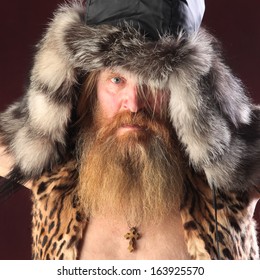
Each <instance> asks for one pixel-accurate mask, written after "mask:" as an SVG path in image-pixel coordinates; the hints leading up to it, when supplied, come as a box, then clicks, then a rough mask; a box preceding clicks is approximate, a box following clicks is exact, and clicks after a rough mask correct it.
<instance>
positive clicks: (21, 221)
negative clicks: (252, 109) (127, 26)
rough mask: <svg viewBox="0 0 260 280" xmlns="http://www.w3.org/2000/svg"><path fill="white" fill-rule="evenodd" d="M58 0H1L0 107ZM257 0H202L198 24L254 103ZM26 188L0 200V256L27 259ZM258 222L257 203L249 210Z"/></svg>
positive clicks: (16, 89)
mask: <svg viewBox="0 0 260 280" xmlns="http://www.w3.org/2000/svg"><path fill="white" fill-rule="evenodd" d="M62 2H63V1H57V0H52V1H43V0H38V1H35V0H24V1H21V0H13V1H2V3H1V11H2V12H1V19H0V38H1V39H0V40H1V41H0V56H1V57H0V63H1V64H0V65H1V66H0V71H1V72H0V81H1V82H0V110H3V109H4V108H6V106H7V105H8V104H10V103H11V102H12V101H14V100H15V99H17V98H18V97H19V96H21V95H22V94H23V92H24V89H25V86H26V83H27V78H28V72H29V70H30V67H31V63H32V54H33V51H34V45H35V44H36V43H37V41H38V40H39V39H40V37H41V34H42V32H43V31H44V29H45V27H46V23H47V22H48V20H49V19H50V18H51V17H52V12H53V11H54V9H55V8H56V7H57V3H62ZM259 7H260V2H259V1H257V0H252V1H244V0H229V1H227V0H217V1H214V0H211V1H210V0H206V13H205V17H204V21H203V24H204V25H205V26H206V27H207V28H208V29H209V30H210V31H211V32H212V33H213V34H215V35H216V36H217V37H218V38H219V39H220V41H221V42H222V44H223V47H224V50H225V55H226V57H227V59H228V63H229V65H230V66H231V68H232V69H233V70H234V72H235V73H236V74H237V76H239V77H240V78H241V79H242V80H243V81H244V84H245V86H246V87H247V89H248V91H249V93H250V95H251V96H252V98H253V99H254V101H255V102H256V103H260V94H259V92H260V83H259V65H260V56H259V50H260V29H259V12H260V8H259ZM30 215H31V202H30V192H29V191H28V190H27V189H25V188H24V189H22V190H21V191H19V192H18V193H17V194H15V195H14V196H13V197H12V198H11V199H9V200H8V201H7V202H4V203H1V204H0V259H9V260H12V259H30V256H31V252H30V246H31V245H30V244H31V232H30V230H31V229H30V223H31V217H30ZM255 217H256V218H257V220H258V221H259V222H260V203H258V207H257V209H256V211H255Z"/></svg>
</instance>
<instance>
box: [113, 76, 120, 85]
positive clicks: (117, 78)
mask: <svg viewBox="0 0 260 280" xmlns="http://www.w3.org/2000/svg"><path fill="white" fill-rule="evenodd" d="M111 82H112V83H114V84H120V83H121V82H122V78H120V77H113V78H112V79H111Z"/></svg>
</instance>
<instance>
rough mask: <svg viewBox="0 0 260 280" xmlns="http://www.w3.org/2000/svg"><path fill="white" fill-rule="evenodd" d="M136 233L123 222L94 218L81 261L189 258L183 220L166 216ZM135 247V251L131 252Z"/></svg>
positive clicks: (84, 238)
mask: <svg viewBox="0 0 260 280" xmlns="http://www.w3.org/2000/svg"><path fill="white" fill-rule="evenodd" d="M137 230H138V232H137V233H133V232H131V231H129V228H128V227H127V225H125V222H124V221H118V220H114V219H112V218H111V219H108V217H106V218H105V217H95V218H93V219H91V220H90V222H89V224H88V226H87V228H86V230H85V233H84V236H83V243H82V247H81V251H80V259H92V260H95V259H96V260H97V259H98V260H102V259H111V260H120V259H121V260H138V259H140V260H141V259H143V260H159V259H161V260H162V259H165V260H166V259H168V260H170V259H180V260H181V259H182V260H183V259H190V256H189V254H188V252H187V246H186V244H185V241H184V232H183V227H182V224H181V218H180V217H167V218H166V219H165V220H163V221H162V222H160V223H158V224H153V225H149V224H148V225H145V226H139V227H138V228H137ZM132 246H133V247H134V250H133V251H132V252H130V251H129V248H132Z"/></svg>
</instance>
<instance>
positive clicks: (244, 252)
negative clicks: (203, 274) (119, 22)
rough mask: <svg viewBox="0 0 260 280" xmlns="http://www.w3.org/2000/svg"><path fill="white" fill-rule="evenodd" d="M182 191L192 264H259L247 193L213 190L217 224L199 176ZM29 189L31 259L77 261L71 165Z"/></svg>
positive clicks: (79, 216)
mask: <svg viewBox="0 0 260 280" xmlns="http://www.w3.org/2000/svg"><path fill="white" fill-rule="evenodd" d="M184 189H185V192H184V196H183V200H182V205H181V210H180V213H181V218H182V222H183V227H184V234H185V241H186V244H187V249H188V253H189V254H190V256H191V258H192V259H195V260H201V259H204V260H209V259H228V260H234V259H240V260H247V259H259V250H258V245H257V239H256V229H255V221H254V219H253V218H252V211H251V210H250V207H249V193H248V192H246V191H241V192H228V193H227V192H224V191H217V194H216V197H217V200H216V202H215V204H216V209H217V220H216V216H215V214H214V212H215V208H214V206H213V205H214V200H213V195H212V191H211V189H210V188H209V186H208V184H207V183H206V181H205V180H204V179H202V178H201V176H198V175H197V174H196V173H195V172H190V174H189V175H187V177H186V180H185V184H184ZM32 190H33V202H34V203H33V246H32V251H33V258H34V259H69V260H71V259H77V258H78V257H79V253H80V243H81V240H82V236H83V232H84V230H85V229H86V228H87V223H88V219H87V217H85V216H84V214H83V211H82V210H81V207H80V204H79V201H78V199H77V171H76V168H75V163H74V162H68V163H67V164H66V165H65V166H62V167H60V168H57V169H56V171H54V172H52V173H46V174H44V176H42V177H41V178H40V179H39V180H37V181H35V182H34V185H33V187H32ZM216 228H218V230H216ZM216 232H217V235H216ZM86 234H87V231H86ZM217 238H218V242H217V240H216V239H217Z"/></svg>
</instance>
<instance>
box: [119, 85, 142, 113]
mask: <svg viewBox="0 0 260 280" xmlns="http://www.w3.org/2000/svg"><path fill="white" fill-rule="evenodd" d="M122 107H123V110H129V111H130V112H131V113H137V112H138V111H139V110H141V109H143V107H144V102H143V100H142V98H141V97H140V94H138V89H137V86H131V87H128V88H126V89H125V93H124V94H123V102H122Z"/></svg>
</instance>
